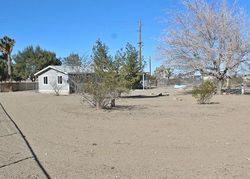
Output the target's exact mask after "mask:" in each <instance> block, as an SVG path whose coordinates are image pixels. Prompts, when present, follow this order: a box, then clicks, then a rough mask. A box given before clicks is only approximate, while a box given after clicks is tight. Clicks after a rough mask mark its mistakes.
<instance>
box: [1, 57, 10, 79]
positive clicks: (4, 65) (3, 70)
mask: <svg viewBox="0 0 250 179" xmlns="http://www.w3.org/2000/svg"><path fill="white" fill-rule="evenodd" d="M7 68H8V67H7V62H6V61H5V60H4V59H3V57H1V56H0V81H5V80H6V79H7V74H8V72H7Z"/></svg>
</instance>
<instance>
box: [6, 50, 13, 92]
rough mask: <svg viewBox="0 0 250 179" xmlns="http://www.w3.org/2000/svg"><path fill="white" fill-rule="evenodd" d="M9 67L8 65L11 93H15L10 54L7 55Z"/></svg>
mask: <svg viewBox="0 0 250 179" xmlns="http://www.w3.org/2000/svg"><path fill="white" fill-rule="evenodd" d="M7 65H8V81H9V85H10V88H9V91H13V89H12V74H11V57H10V54H8V55H7Z"/></svg>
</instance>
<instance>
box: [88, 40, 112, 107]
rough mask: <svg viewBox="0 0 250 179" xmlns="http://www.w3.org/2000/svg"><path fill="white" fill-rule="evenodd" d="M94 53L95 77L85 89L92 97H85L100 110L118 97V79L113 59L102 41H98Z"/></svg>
mask: <svg viewBox="0 0 250 179" xmlns="http://www.w3.org/2000/svg"><path fill="white" fill-rule="evenodd" d="M92 52H93V54H92V56H91V58H92V61H93V69H94V76H93V78H92V79H91V80H89V82H88V85H87V86H86V89H85V91H86V92H87V93H88V94H90V95H91V98H88V97H87V96H86V95H85V94H84V95H83V97H84V98H85V99H87V101H88V102H89V103H90V104H91V105H92V106H95V107H96V108H97V109H100V108H105V107H107V105H108V104H110V102H111V100H113V99H114V98H115V97H116V93H117V91H116V90H117V78H116V75H115V71H114V66H113V64H112V57H111V56H110V55H108V47H107V46H106V45H105V44H104V43H103V42H101V41H100V40H97V42H96V45H95V46H94V47H93V49H92Z"/></svg>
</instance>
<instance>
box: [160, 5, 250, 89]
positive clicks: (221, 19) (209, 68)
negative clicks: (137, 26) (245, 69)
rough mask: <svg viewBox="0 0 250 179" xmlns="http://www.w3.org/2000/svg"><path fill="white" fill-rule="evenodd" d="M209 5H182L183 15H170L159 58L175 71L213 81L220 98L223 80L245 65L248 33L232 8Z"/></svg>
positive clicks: (243, 18) (241, 16)
mask: <svg viewBox="0 0 250 179" xmlns="http://www.w3.org/2000/svg"><path fill="white" fill-rule="evenodd" d="M209 2H210V1H209ZM209 2H206V1H205V0H184V1H183V5H184V7H185V11H184V12H180V13H175V14H174V18H173V22H172V24H173V26H172V27H171V26H170V28H169V29H167V33H166V34H165V35H164V36H163V44H165V45H166V47H165V48H164V49H163V54H164V55H166V56H167V58H168V59H169V60H167V62H168V63H169V64H173V65H174V66H175V67H176V68H179V69H181V70H188V71H189V70H192V71H193V70H199V71H200V73H201V74H202V75H208V76H213V77H214V78H216V79H217V93H218V94H221V89H222V85H223V82H224V80H225V79H226V78H230V77H231V76H232V74H235V72H236V71H237V70H239V68H240V66H241V65H243V64H244V63H246V62H249V58H248V55H249V52H250V42H249V39H248V37H247V35H248V34H249V29H247V28H245V24H248V23H246V20H247V18H246V16H245V15H244V13H243V12H242V11H241V10H240V9H239V8H238V7H237V6H236V5H234V6H233V7H229V6H228V4H227V2H226V1H225V0H223V1H220V2H216V1H212V3H209Z"/></svg>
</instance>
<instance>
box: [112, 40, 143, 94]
mask: <svg viewBox="0 0 250 179" xmlns="http://www.w3.org/2000/svg"><path fill="white" fill-rule="evenodd" d="M116 58H117V59H121V61H122V63H121V68H120V71H121V77H122V79H124V80H125V81H124V82H125V87H126V88H127V89H132V88H135V87H136V86H137V85H138V83H140V80H141V77H142V69H143V68H144V64H141V63H140V61H139V60H138V51H137V50H136V48H135V47H133V46H132V45H131V44H129V43H127V45H126V47H125V52H123V50H120V51H118V52H117V55H116Z"/></svg>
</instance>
